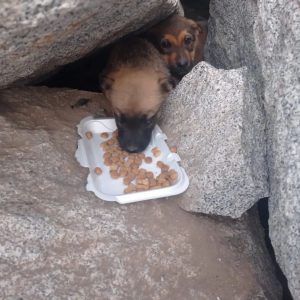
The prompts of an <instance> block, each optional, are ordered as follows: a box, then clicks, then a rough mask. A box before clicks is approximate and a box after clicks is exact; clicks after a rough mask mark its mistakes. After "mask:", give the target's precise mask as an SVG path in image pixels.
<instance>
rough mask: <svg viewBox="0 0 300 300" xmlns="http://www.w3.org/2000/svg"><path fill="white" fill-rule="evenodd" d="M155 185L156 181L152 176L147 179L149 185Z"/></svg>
mask: <svg viewBox="0 0 300 300" xmlns="http://www.w3.org/2000/svg"><path fill="white" fill-rule="evenodd" d="M156 185H157V182H156V180H155V179H154V178H151V179H149V186H150V187H155V186H156Z"/></svg>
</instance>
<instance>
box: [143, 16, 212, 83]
mask: <svg viewBox="0 0 300 300" xmlns="http://www.w3.org/2000/svg"><path fill="white" fill-rule="evenodd" d="M206 36H207V30H206V26H205V25H204V23H203V24H201V23H200V22H195V21H193V20H191V19H187V18H184V17H181V16H178V15H173V16H171V17H169V18H167V19H165V20H164V21H162V22H160V23H159V24H157V25H155V26H153V27H152V28H150V29H149V30H148V31H147V32H146V33H145V37H146V38H147V39H148V40H149V41H151V42H152V43H153V44H154V45H155V47H156V48H157V49H158V51H159V52H160V53H161V54H162V56H163V58H164V60H165V62H166V63H167V65H168V67H169V70H170V71H171V73H172V76H174V77H175V78H177V79H179V80H180V79H181V78H182V77H183V76H184V75H186V74H187V73H188V72H189V71H190V70H191V69H192V68H193V67H194V66H195V65H196V64H197V63H198V62H200V61H202V60H203V59H204V57H203V50H204V45H205V41H206Z"/></svg>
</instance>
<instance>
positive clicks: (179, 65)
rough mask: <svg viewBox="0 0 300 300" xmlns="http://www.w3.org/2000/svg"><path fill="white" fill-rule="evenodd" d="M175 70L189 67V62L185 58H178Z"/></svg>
mask: <svg viewBox="0 0 300 300" xmlns="http://www.w3.org/2000/svg"><path fill="white" fill-rule="evenodd" d="M176 65H177V68H179V69H186V68H187V67H188V65H189V62H188V60H187V59H186V58H185V57H180V58H179V59H178V60H177V64H176Z"/></svg>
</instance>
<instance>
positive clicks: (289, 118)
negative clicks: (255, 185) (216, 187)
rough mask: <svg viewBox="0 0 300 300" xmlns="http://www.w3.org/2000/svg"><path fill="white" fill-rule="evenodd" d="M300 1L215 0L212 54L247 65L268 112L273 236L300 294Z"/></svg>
mask: <svg viewBox="0 0 300 300" xmlns="http://www.w3.org/2000/svg"><path fill="white" fill-rule="evenodd" d="M299 11H300V4H299V1H296V0H292V1H284V2H282V1H278V0H271V1H267V2H266V1H262V0H259V1H246V2H241V1H230V2H226V3H225V2H224V1H221V0H212V1H211V3H210V13H211V16H212V18H211V20H210V22H209V23H210V24H209V35H208V43H207V47H206V58H207V59H208V61H209V62H210V63H212V64H213V65H214V66H216V67H223V68H226V69H231V68H236V67H241V66H246V67H247V68H248V70H249V73H248V78H249V80H251V81H252V82H253V86H255V91H256V97H257V98H258V99H260V102H261V103H262V105H263V107H264V110H265V115H266V134H267V160H268V169H269V181H270V199H269V213H270V219H269V225H270V237H271V241H272V244H273V247H274V250H275V254H276V258H277V261H278V262H279V265H280V266H281V268H282V270H283V272H284V273H285V275H286V277H287V279H288V283H289V287H290V290H291V293H292V294H293V296H294V299H300V265H299V258H300V202H299V199H300V152H299V151H300V82H299V73H300V44H299V36H300V14H299Z"/></svg>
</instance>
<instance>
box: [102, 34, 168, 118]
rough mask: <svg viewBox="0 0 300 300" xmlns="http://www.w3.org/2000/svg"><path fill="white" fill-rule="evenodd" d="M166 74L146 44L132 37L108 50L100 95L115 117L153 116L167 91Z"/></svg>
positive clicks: (163, 66)
mask: <svg viewBox="0 0 300 300" xmlns="http://www.w3.org/2000/svg"><path fill="white" fill-rule="evenodd" d="M169 76H170V75H169V71H168V69H167V67H166V64H165V63H164V61H163V59H162V57H161V56H160V54H159V53H158V51H157V50H156V49H155V48H154V46H153V45H151V44H150V43H149V42H147V41H145V40H143V39H140V38H132V39H130V40H128V41H125V42H121V43H119V44H117V45H116V46H115V48H114V49H113V50H112V53H111V56H110V59H109V62H108V65H107V68H106V70H105V72H104V84H103V90H104V94H105V95H106V97H107V98H108V100H109V101H110V103H111V105H112V108H113V111H114V113H116V114H121V113H122V114H125V115H127V116H132V117H133V116H141V115H146V116H148V117H152V116H153V115H155V114H156V113H157V112H158V110H159V108H160V106H161V104H162V102H163V101H164V99H165V98H166V95H167V92H168V91H166V90H165V89H164V87H165V85H166V86H168V85H169Z"/></svg>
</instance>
